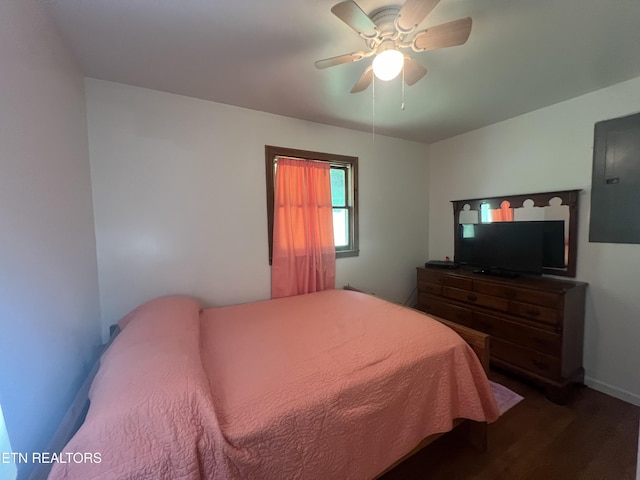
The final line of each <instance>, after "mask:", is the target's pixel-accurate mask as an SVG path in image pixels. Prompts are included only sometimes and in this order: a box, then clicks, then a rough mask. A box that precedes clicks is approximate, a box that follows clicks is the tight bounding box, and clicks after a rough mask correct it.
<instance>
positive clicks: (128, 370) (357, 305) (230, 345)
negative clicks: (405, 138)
mask: <svg viewBox="0 0 640 480" xmlns="http://www.w3.org/2000/svg"><path fill="white" fill-rule="evenodd" d="M119 325H120V328H121V330H122V331H121V333H120V334H119V335H118V337H117V338H116V339H115V341H114V342H113V344H112V345H111V346H110V347H109V348H108V349H107V351H106V352H105V353H104V354H103V356H102V359H101V365H100V368H99V370H98V372H97V374H96V377H95V379H94V381H93V384H92V386H91V390H90V393H89V398H90V401H91V406H90V408H89V410H88V413H87V415H86V418H85V420H84V423H83V424H82V425H81V426H80V428H79V429H78V431H77V433H76V434H75V435H74V436H73V438H72V439H71V440H70V441H69V443H68V444H67V445H66V447H65V449H64V452H66V453H76V452H93V453H95V452H97V453H99V454H100V455H99V457H100V462H99V463H98V462H96V461H95V456H94V457H92V458H93V459H94V461H92V462H78V463H76V462H67V463H57V464H55V465H54V466H53V468H52V471H51V474H50V476H49V478H50V479H52V480H62V479H89V478H91V479H112V478H122V479H127V478H128V479H134V478H135V479H154V480H158V479H164V478H166V479H174V480H196V479H225V480H235V479H252V480H254V479H255V480H260V479H275V478H278V479H305V480H306V479H310V480H313V479H327V478H336V479H337V478H340V479H372V478H376V477H377V476H379V475H380V474H381V473H382V472H384V471H386V470H387V469H388V468H389V467H390V466H391V465H393V464H395V463H397V462H398V460H399V459H402V458H403V457H404V456H406V455H407V454H408V453H410V452H411V451H412V450H413V449H414V448H416V446H417V445H419V444H420V443H421V442H422V443H425V441H424V439H427V441H428V439H431V438H434V436H435V435H438V434H440V433H442V432H447V431H449V430H451V429H452V428H453V427H454V425H456V424H457V423H459V422H460V419H470V420H473V421H476V422H492V421H494V420H496V419H497V418H498V407H497V405H496V403H495V399H494V398H493V395H492V393H491V390H490V386H489V383H488V380H487V377H486V374H485V371H484V369H483V365H482V362H481V361H480V359H479V358H478V356H477V355H476V353H474V350H473V349H472V348H471V347H470V346H469V344H467V343H466V342H465V341H463V340H462V339H461V337H460V336H459V335H458V334H456V333H455V332H454V331H453V330H451V329H450V328H448V327H447V326H445V325H443V324H442V323H441V322H438V321H436V320H433V319H431V318H429V317H427V316H426V315H424V314H422V313H419V312H416V311H413V310H411V309H408V308H405V307H402V306H400V305H395V304H392V303H389V302H386V301H384V300H381V299H378V298H375V297H372V296H369V295H365V294H362V293H359V292H354V291H345V290H328V291H324V292H318V293H314V294H309V295H301V296H297V297H288V298H283V299H277V300H267V301H262V302H253V303H248V304H243V305H236V306H232V307H221V308H211V309H204V310H203V309H202V308H201V306H200V304H199V303H198V302H197V301H195V300H194V299H191V298H188V297H182V296H172V297H163V298H159V299H156V300H153V301H151V302H148V303H146V304H144V305H142V306H141V307H139V308H137V309H136V310H134V311H133V312H131V313H130V314H129V315H127V316H126V317H125V318H123V319H122V320H121V321H120V323H119ZM475 346H476V348H480V350H479V352H480V354H481V355H483V356H484V355H485V354H487V355H488V352H483V351H482V349H481V347H479V346H478V345H475Z"/></svg>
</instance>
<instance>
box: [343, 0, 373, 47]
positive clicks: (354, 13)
mask: <svg viewBox="0 0 640 480" xmlns="http://www.w3.org/2000/svg"><path fill="white" fill-rule="evenodd" d="M331 13H333V14H334V15H335V16H336V17H338V18H339V19H340V20H342V21H343V22H344V23H346V24H347V25H349V26H350V27H351V28H352V29H354V30H355V31H356V32H357V33H358V34H359V35H360V36H361V37H364V38H376V37H377V36H378V35H380V30H379V29H378V27H376V24H375V23H373V21H372V20H371V19H370V18H369V17H368V16H367V14H366V13H364V12H363V11H362V9H361V8H360V7H359V6H358V4H357V3H356V2H354V1H353V0H346V1H344V2H340V3H338V4H336V5H334V6H333V8H331Z"/></svg>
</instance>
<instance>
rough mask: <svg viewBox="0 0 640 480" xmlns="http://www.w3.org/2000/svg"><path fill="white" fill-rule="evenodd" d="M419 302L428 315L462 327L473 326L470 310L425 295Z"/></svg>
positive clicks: (419, 298)
mask: <svg viewBox="0 0 640 480" xmlns="http://www.w3.org/2000/svg"><path fill="white" fill-rule="evenodd" d="M418 301H419V303H420V306H421V307H423V308H421V310H424V311H425V312H427V313H431V314H432V315H435V316H436V317H442V318H444V319H445V320H451V321H452V322H456V323H459V324H460V325H465V326H467V327H470V326H471V319H472V313H471V310H469V309H468V308H464V307H459V306H457V305H452V304H450V303H446V302H443V301H441V300H439V299H438V298H437V297H436V298H434V297H433V296H431V295H424V294H423V295H420V296H419V297H418Z"/></svg>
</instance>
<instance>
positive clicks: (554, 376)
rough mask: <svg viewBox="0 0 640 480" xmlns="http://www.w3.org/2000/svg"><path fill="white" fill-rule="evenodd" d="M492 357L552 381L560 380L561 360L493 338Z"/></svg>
mask: <svg viewBox="0 0 640 480" xmlns="http://www.w3.org/2000/svg"><path fill="white" fill-rule="evenodd" d="M491 357H492V358H496V359H498V360H502V361H503V362H507V363H510V364H512V365H515V366H517V367H520V368H523V369H525V370H527V371H529V372H531V373H535V374H537V375H540V376H541V377H545V378H548V379H551V380H559V379H560V359H559V358H555V357H551V356H549V355H545V354H544V353H540V352H536V351H534V350H531V349H528V348H525V347H521V346H519V345H515V344H513V343H511V342H506V341H504V340H500V339H498V338H494V337H491Z"/></svg>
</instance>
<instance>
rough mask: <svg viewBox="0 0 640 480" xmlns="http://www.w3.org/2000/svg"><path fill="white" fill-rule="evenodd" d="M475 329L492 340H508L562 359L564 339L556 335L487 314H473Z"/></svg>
mask: <svg viewBox="0 0 640 480" xmlns="http://www.w3.org/2000/svg"><path fill="white" fill-rule="evenodd" d="M472 327H473V328H475V329H476V330H480V331H481V332H484V333H488V334H489V335H491V337H492V338H494V337H496V338H500V339H502V340H508V341H510V342H512V343H515V344H517V345H521V346H523V347H528V348H530V349H532V350H536V351H538V352H541V353H545V354H547V355H551V356H554V357H558V358H559V357H560V353H561V351H562V337H560V335H557V334H555V333H551V332H547V331H544V330H539V329H537V328H532V327H528V326H526V325H522V324H520V323H516V322H511V321H509V320H505V319H502V318H498V317H494V316H493V315H487V314H485V313H480V312H474V313H473V325H472Z"/></svg>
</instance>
